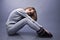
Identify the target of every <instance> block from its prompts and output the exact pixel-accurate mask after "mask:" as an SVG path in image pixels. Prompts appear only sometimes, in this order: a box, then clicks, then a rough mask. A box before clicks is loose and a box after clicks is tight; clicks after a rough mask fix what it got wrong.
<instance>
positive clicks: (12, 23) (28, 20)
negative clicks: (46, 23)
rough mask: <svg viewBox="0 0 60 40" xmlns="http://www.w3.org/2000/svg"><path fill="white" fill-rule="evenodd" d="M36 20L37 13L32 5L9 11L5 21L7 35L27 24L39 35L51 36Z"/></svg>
mask: <svg viewBox="0 0 60 40" xmlns="http://www.w3.org/2000/svg"><path fill="white" fill-rule="evenodd" d="M36 21H37V13H36V10H35V8H34V7H27V8H25V9H23V8H18V9H15V10H13V11H12V12H11V14H10V15H9V17H8V20H7V22H6V25H7V32H8V34H9V35H14V34H15V33H17V31H19V30H20V29H21V28H23V27H24V26H25V25H26V24H27V25H29V27H31V28H32V29H33V30H35V31H36V32H37V34H38V36H39V37H52V34H51V33H50V32H48V31H46V30H45V29H44V28H43V27H42V26H41V25H40V24H38V23H37V22H36Z"/></svg>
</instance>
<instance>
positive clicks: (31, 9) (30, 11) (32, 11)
mask: <svg viewBox="0 0 60 40" xmlns="http://www.w3.org/2000/svg"><path fill="white" fill-rule="evenodd" d="M24 10H25V12H26V13H27V14H28V15H29V16H30V17H31V18H32V19H34V20H35V21H37V13H36V9H35V8H34V7H27V8H25V9H24Z"/></svg>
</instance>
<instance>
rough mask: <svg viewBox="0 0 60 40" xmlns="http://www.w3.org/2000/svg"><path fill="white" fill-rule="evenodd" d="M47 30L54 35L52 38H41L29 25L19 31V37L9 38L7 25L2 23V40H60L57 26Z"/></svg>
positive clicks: (0, 33) (0, 34)
mask: <svg viewBox="0 0 60 40" xmlns="http://www.w3.org/2000/svg"><path fill="white" fill-rule="evenodd" d="M47 29H48V30H49V31H50V32H51V33H52V34H53V37H52V38H40V37H38V36H37V33H36V32H35V31H34V30H32V29H31V28H29V27H28V26H27V25H26V26H25V27H24V28H22V29H21V30H19V31H18V34H17V35H14V36H8V34H7V31H6V26H5V23H2V22H1V26H0V40H59V39H60V31H59V30H60V29H59V28H58V26H57V24H56V25H55V24H53V27H47Z"/></svg>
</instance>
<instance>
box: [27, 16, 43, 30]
mask: <svg viewBox="0 0 60 40" xmlns="http://www.w3.org/2000/svg"><path fill="white" fill-rule="evenodd" d="M26 19H27V24H28V25H29V27H31V28H32V29H34V30H35V31H38V30H40V27H42V26H41V25H39V24H38V23H37V22H36V21H34V22H33V21H31V20H30V19H29V18H28V17H26Z"/></svg>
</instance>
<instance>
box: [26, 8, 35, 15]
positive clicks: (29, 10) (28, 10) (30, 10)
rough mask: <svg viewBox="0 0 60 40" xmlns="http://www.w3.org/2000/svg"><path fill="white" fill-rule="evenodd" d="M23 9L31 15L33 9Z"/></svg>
mask: <svg viewBox="0 0 60 40" xmlns="http://www.w3.org/2000/svg"><path fill="white" fill-rule="evenodd" d="M25 11H26V13H27V14H28V15H33V14H34V10H33V9H31V8H29V9H26V10H25Z"/></svg>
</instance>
